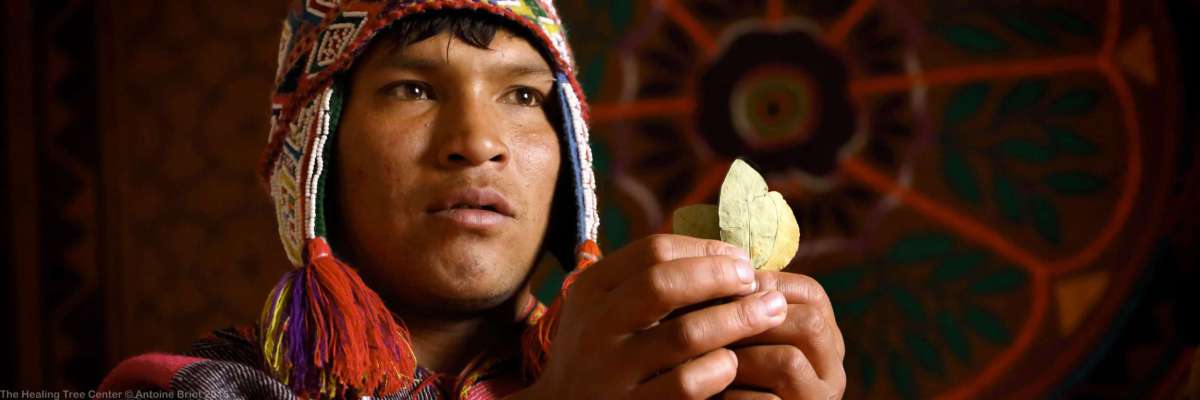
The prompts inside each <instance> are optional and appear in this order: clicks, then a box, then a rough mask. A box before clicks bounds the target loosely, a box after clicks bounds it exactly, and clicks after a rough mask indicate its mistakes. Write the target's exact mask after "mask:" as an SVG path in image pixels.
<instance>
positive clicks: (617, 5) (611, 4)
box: [602, 0, 633, 32]
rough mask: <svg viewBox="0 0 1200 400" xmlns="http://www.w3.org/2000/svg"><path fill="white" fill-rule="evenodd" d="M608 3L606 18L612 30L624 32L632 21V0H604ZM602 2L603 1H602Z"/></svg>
mask: <svg viewBox="0 0 1200 400" xmlns="http://www.w3.org/2000/svg"><path fill="white" fill-rule="evenodd" d="M605 3H607V5H608V20H609V21H610V22H611V23H612V24H611V28H612V30H613V32H625V28H626V27H627V26H629V23H630V22H632V21H633V0H605ZM602 4H603V3H602Z"/></svg>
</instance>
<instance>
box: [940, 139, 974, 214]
mask: <svg viewBox="0 0 1200 400" xmlns="http://www.w3.org/2000/svg"><path fill="white" fill-rule="evenodd" d="M942 177H943V178H944V179H945V180H946V185H947V186H949V187H950V191H952V192H954V194H955V195H957V196H958V198H959V199H962V200H963V201H966V202H968V203H971V204H979V198H980V194H979V181H978V180H977V179H976V178H975V170H974V169H972V168H971V164H969V163H968V162H967V158H966V157H964V156H963V154H962V153H960V152H958V150H956V149H954V148H953V147H950V146H943V147H942Z"/></svg>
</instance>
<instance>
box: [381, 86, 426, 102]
mask: <svg viewBox="0 0 1200 400" xmlns="http://www.w3.org/2000/svg"><path fill="white" fill-rule="evenodd" d="M390 92H391V95H392V96H396V97H397V98H400V99H403V100H429V99H432V98H433V93H432V91H431V90H429V85H426V84H424V83H421V82H400V83H397V84H395V85H392V87H391V89H390Z"/></svg>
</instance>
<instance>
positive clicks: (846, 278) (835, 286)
mask: <svg viewBox="0 0 1200 400" xmlns="http://www.w3.org/2000/svg"><path fill="white" fill-rule="evenodd" d="M864 273H866V270H865V268H863V267H861V266H857V265H856V266H850V267H841V268H838V269H837V270H834V271H832V272H829V273H826V274H822V275H818V276H816V278H817V282H819V283H821V287H822V288H825V291H826V292H829V293H837V292H844V291H847V290H850V289H854V288H856V287H858V284H859V282H861V281H862V277H863V274H864Z"/></svg>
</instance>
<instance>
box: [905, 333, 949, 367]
mask: <svg viewBox="0 0 1200 400" xmlns="http://www.w3.org/2000/svg"><path fill="white" fill-rule="evenodd" d="M904 341H905V343H906V344H907V345H908V351H909V352H912V354H913V355H915V356H916V357H917V363H919V364H921V368H924V369H925V370H926V371H929V372H933V373H937V374H940V373H942V371H943V370H944V369H945V367H944V366H943V365H942V357H941V355H939V354H938V351H937V349H934V348H933V344H931V343H929V340H926V339H925V338H924V337H921V336H920V335H917V334H915V333H909V334H908V335H907V337H905V338H904Z"/></svg>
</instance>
